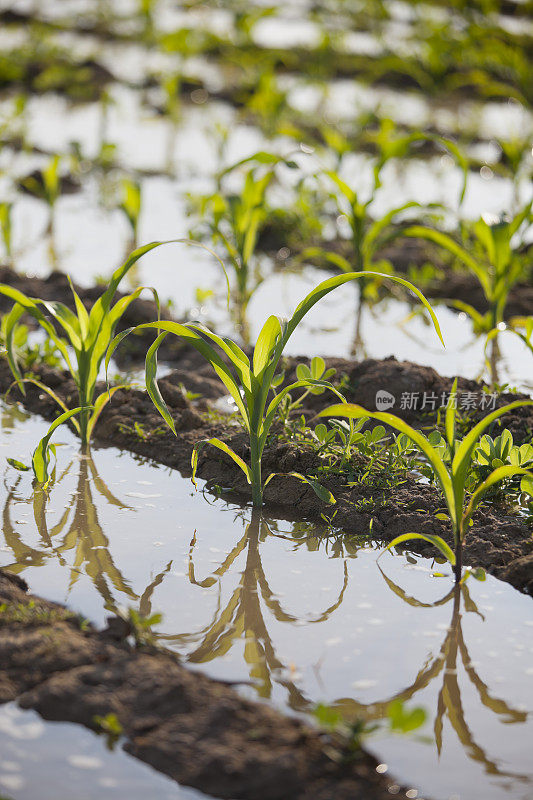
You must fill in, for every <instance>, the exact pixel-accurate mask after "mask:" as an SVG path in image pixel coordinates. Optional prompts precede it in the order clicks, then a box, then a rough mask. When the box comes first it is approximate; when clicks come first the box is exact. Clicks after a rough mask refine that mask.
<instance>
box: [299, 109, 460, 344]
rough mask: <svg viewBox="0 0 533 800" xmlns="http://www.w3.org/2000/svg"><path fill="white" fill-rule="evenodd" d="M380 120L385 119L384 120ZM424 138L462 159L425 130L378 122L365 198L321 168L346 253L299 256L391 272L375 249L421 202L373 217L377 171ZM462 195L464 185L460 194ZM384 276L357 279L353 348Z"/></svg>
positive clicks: (454, 149)
mask: <svg viewBox="0 0 533 800" xmlns="http://www.w3.org/2000/svg"><path fill="white" fill-rule="evenodd" d="M384 122H385V123H386V122H387V120H385V121H384ZM389 122H390V121H389ZM391 124H392V123H391ZM428 138H436V140H437V141H438V142H439V144H441V145H442V146H443V147H446V148H447V149H449V150H450V151H451V152H453V153H454V155H456V157H457V159H458V160H459V159H460V160H461V163H462V162H463V157H462V155H461V153H460V151H459V150H458V149H457V147H456V146H455V145H454V144H453V143H451V142H448V140H446V139H443V138H442V137H428V136H426V135H425V134H418V133H415V134H410V135H407V136H406V135H401V136H400V135H397V136H395V137H394V136H393V135H392V131H391V129H390V127H389V126H385V127H383V125H382V129H381V130H380V134H379V136H377V138H376V143H377V144H378V145H379V147H378V151H379V156H378V158H377V160H376V163H375V166H374V171H373V183H372V186H371V189H370V192H369V195H368V198H367V199H366V200H363V199H362V198H361V195H360V193H359V192H357V191H356V190H355V189H353V188H352V187H351V186H349V185H348V184H347V183H346V182H345V181H344V180H342V179H341V177H340V176H339V175H338V174H337V173H336V172H334V171H333V170H325V171H324V172H323V173H322V174H323V175H324V176H325V177H326V178H327V179H328V180H329V181H330V182H331V183H333V184H334V186H335V188H336V192H332V193H331V198H332V199H333V200H334V202H335V204H336V206H337V212H338V214H339V215H341V216H342V217H343V218H344V219H345V220H346V221H347V223H348V226H349V229H350V236H349V243H350V254H349V255H348V256H347V257H345V256H343V255H341V254H340V253H336V252H330V251H327V250H322V249H320V248H309V249H307V250H305V251H304V253H303V257H304V258H309V257H320V258H325V259H326V261H328V262H329V263H331V264H332V265H333V266H334V267H336V268H337V269H339V270H341V272H350V271H352V270H358V271H365V272H370V271H372V270H375V269H379V270H380V272H386V273H393V272H394V269H393V266H392V264H391V263H390V262H389V261H385V260H384V259H379V252H380V251H381V250H382V249H383V248H384V247H385V246H386V245H387V244H389V243H390V242H391V241H393V240H394V239H395V238H397V237H398V236H399V235H400V233H401V231H402V230H403V229H404V228H405V227H406V226H408V225H410V224H411V223H410V222H406V220H405V214H406V212H409V211H412V210H413V209H419V210H420V209H421V208H422V206H421V205H420V203H416V202H414V201H411V202H408V203H404V204H403V205H401V206H398V207H396V208H393V209H391V210H390V211H388V212H387V213H386V214H385V215H383V216H382V217H381V218H380V219H377V220H375V219H373V217H372V213H371V206H372V204H373V203H374V201H375V199H376V194H377V192H378V190H379V189H380V187H381V172H382V170H383V168H384V166H385V165H386V164H387V163H388V161H389V160H390V159H391V158H398V157H400V156H403V155H405V153H406V152H407V150H408V149H409V148H410V147H411V145H412V144H413V143H415V142H418V141H420V140H424V141H425V140H427V139H428ZM463 168H464V170H465V174H466V166H463ZM463 195H464V186H463V190H462V194H461V197H462V196H463ZM384 277H385V276H383V275H380V278H379V279H376V278H372V277H371V276H370V275H367V276H366V278H365V279H364V280H362V281H361V283H360V286H359V297H358V308H357V312H356V323H355V338H354V347H353V352H355V351H356V349H357V347H358V346H359V345H360V344H361V321H362V314H363V308H364V305H365V303H366V302H367V301H371V300H375V299H377V296H378V289H379V287H380V285H381V283H382V281H383V279H384Z"/></svg>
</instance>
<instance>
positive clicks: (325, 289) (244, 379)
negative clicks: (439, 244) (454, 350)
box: [106, 272, 442, 507]
mask: <svg viewBox="0 0 533 800" xmlns="http://www.w3.org/2000/svg"><path fill="white" fill-rule="evenodd" d="M365 275H366V273H361V272H351V273H347V274H345V275H338V276H336V277H333V278H329V279H328V280H326V281H323V282H322V283H320V284H318V286H316V287H315V288H314V289H313V291H311V292H310V293H309V294H308V295H307V296H306V297H305V298H304V299H303V300H302V302H301V303H300V304H299V305H298V307H297V308H296V310H295V312H294V314H293V316H292V317H291V319H290V320H288V321H280V320H279V319H278V318H277V317H274V316H271V317H269V318H268V319H267V321H266V322H265V324H264V325H263V328H262V329H261V332H260V333H259V336H258V338H257V343H256V345H255V349H254V353H253V359H252V362H250V359H249V358H248V356H247V355H246V353H244V352H243V351H242V350H241V348H240V347H239V346H238V345H237V344H236V343H235V342H233V341H232V340H231V339H229V338H222V337H220V336H218V335H217V334H216V333H213V332H212V331H210V330H209V329H208V328H206V327H205V326H203V325H201V324H199V323H192V322H191V323H186V324H183V325H182V324H180V323H177V322H167V321H162V322H149V323H144V324H142V325H138V326H136V327H135V328H130V329H128V330H126V331H123V332H121V333H119V334H117V336H115V338H114V339H113V341H112V342H111V344H110V346H109V350H108V353H107V356H106V367H107V365H108V364H109V360H110V358H111V356H112V354H113V352H114V350H115V349H116V347H117V346H118V345H119V343H120V342H121V341H122V339H123V338H124V337H125V336H127V335H128V334H129V333H131V332H132V331H137V330H141V329H146V328H148V329H156V330H158V337H157V339H156V340H155V342H154V343H153V344H152V346H151V347H150V349H149V350H148V353H147V355H146V388H147V391H148V393H149V395H150V397H151V399H152V402H153V403H154V405H155V407H156V408H157V410H158V411H159V413H160V414H161V416H162V417H163V419H164V420H165V422H166V423H167V425H168V426H169V427H170V429H171V430H172V431H173V433H174V434H175V435H176V429H175V426H174V420H173V419H172V416H171V414H170V412H169V410H168V407H167V405H166V404H165V402H164V400H163V398H162V397H161V393H160V391H159V388H158V385H157V381H156V372H157V351H158V349H159V346H160V345H161V343H162V341H163V340H164V339H165V337H166V336H167V335H168V334H169V333H172V334H174V335H175V336H178V337H179V338H181V339H183V340H184V341H185V342H187V343H188V344H189V345H190V346H191V347H194V348H195V349H196V350H197V351H198V352H199V353H200V354H201V355H202V356H203V357H204V358H205V359H206V360H207V361H208V363H209V364H211V366H212V367H213V369H214V370H215V372H216V374H217V375H218V377H219V378H220V380H221V381H222V382H223V384H224V385H225V387H226V389H227V390H228V392H229V393H230V395H231V397H232V399H233V401H234V402H235V404H236V406H237V409H238V411H239V413H240V416H241V419H242V422H243V424H244V427H245V429H246V431H247V432H248V435H249V441H250V463H249V464H247V463H246V462H245V461H244V460H243V459H242V458H241V457H240V456H239V455H238V454H237V453H235V452H234V451H233V450H232V449H231V448H230V447H229V446H228V445H227V444H225V443H224V442H222V441H221V440H220V439H216V438H214V439H208V440H204V441H202V442H199V443H197V444H196V445H195V447H194V450H193V455H192V468H193V480H194V477H195V474H196V469H197V464H198V451H199V449H201V448H202V447H203V446H204V445H205V444H210V445H212V446H214V447H216V448H218V449H219V450H221V451H222V452H224V453H226V454H227V455H228V456H229V457H230V458H231V459H232V460H233V461H234V462H235V464H237V466H238V467H239V468H240V469H241V470H242V471H243V472H244V475H245V476H246V480H247V481H248V483H249V484H250V485H251V487H252V501H253V504H254V506H256V507H257V506H261V504H262V501H263V490H264V487H265V486H266V485H267V483H268V482H269V481H270V480H271V478H272V477H273V474H272V475H269V476H268V477H267V479H266V480H265V482H264V483H263V479H262V474H261V459H262V455H263V450H264V448H265V444H266V442H267V437H268V435H269V432H270V429H271V427H272V424H273V422H274V420H275V419H276V417H277V413H278V408H279V406H280V404H281V403H282V402H283V400H284V398H285V397H286V396H287V395H288V394H289V393H290V392H291V391H294V390H296V389H299V388H306V389H307V388H309V387H310V386H311V387H314V386H317V387H318V386H323V387H325V388H327V389H329V390H331V391H333V392H334V393H335V394H336V395H337V396H338V397H340V399H343V398H342V395H341V394H340V393H339V392H338V390H337V389H335V388H334V387H332V386H331V384H329V383H328V382H327V381H314V380H311V379H309V378H307V377H306V378H305V379H303V380H297V381H296V382H294V383H292V384H290V385H289V386H286V387H285V388H284V389H282V390H281V391H280V392H278V393H277V394H276V395H275V396H274V398H273V399H272V400H271V401H270V402H268V400H269V394H270V391H271V388H272V382H273V379H274V376H275V375H276V371H277V368H278V365H279V362H280V359H281V357H282V355H283V351H284V349H285V346H286V344H287V342H288V341H289V339H290V337H291V335H292V334H293V332H294V331H295V330H296V328H297V327H298V325H299V324H300V322H301V321H302V319H303V318H304V317H305V315H306V314H307V313H308V311H310V310H311V308H313V306H314V305H315V304H316V303H317V302H318V301H319V300H321V299H322V298H323V297H325V296H326V295H327V294H329V293H330V292H332V291H333V290H334V289H336V288H337V287H339V286H341V285H343V284H345V283H348V282H349V281H353V280H361V278H363V277H365ZM372 277H373V276H372ZM393 280H395V281H396V282H398V283H400V284H402V285H403V286H404V287H406V288H408V289H410V290H411V291H413V292H414V293H415V294H416V296H417V297H418V298H419V299H420V300H421V302H422V303H423V304H424V306H425V307H426V309H427V310H428V311H429V314H430V316H431V319H432V320H433V324H434V326H435V330H436V331H437V334H438V335H439V338H440V339H441V341H442V336H441V333H440V328H439V324H438V321H437V318H436V316H435V314H434V312H433V309H432V308H431V306H430V304H429V302H428V301H427V300H426V298H425V297H424V295H423V294H422V293H421V292H420V291H419V290H418V289H417V288H416V287H414V286H413V285H412V284H410V283H409V282H408V281H406V280H404V279H403V278H398V277H394V278H393ZM213 345H214V346H213ZM215 348H216V349H215ZM222 356H224V357H225V358H226V359H227V361H229V364H228V363H226V362H225V361H224V360H223V357H222ZM293 474H294V473H293ZM295 477H298V478H299V479H302V480H304V481H306V482H307V483H311V485H312V486H313V488H314V489H315V491H317V493H318V494H319V496H320V495H322V497H323V498H324V499H328V500H329V501H330V502H331V501H333V498H332V497H331V495H330V493H329V492H326V491H325V490H324V489H323V488H322V487H320V488H319V487H317V486H316V485H315V484H314V482H312V481H309V480H308V479H306V478H304V477H303V476H301V475H295Z"/></svg>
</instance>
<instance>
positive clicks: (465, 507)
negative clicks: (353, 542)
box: [319, 380, 533, 583]
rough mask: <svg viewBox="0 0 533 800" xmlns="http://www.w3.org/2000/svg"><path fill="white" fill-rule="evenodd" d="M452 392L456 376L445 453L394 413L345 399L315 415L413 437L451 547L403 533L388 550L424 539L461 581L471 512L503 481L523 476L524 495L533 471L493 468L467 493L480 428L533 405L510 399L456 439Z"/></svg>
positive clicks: (531, 487) (532, 488)
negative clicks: (366, 421) (366, 420)
mask: <svg viewBox="0 0 533 800" xmlns="http://www.w3.org/2000/svg"><path fill="white" fill-rule="evenodd" d="M456 396H457V380H456V381H455V383H454V385H453V389H452V393H451V396H450V398H449V401H448V405H447V408H446V415H445V434H446V445H447V446H446V450H447V452H443V449H442V448H441V447H439V446H438V443H437V446H435V445H434V444H432V443H431V441H430V439H429V438H428V437H426V436H424V434H423V433H421V432H420V431H417V430H415V429H414V428H412V427H411V426H410V425H408V424H407V423H406V422H404V421H403V420H401V419H400V418H399V417H397V416H395V415H394V414H389V413H387V412H379V411H376V412H372V411H367V410H366V409H364V408H362V407H361V406H358V405H355V404H351V403H347V404H345V405H333V406H330V407H329V408H326V409H324V410H323V411H321V412H320V414H319V416H323V417H345V418H347V419H358V418H360V417H371V418H372V419H376V420H379V421H380V422H383V423H384V424H386V425H390V427H391V428H394V429H395V430H397V431H398V432H399V433H404V434H405V435H406V436H408V437H409V438H410V439H411V441H412V442H413V444H414V445H415V446H416V447H417V448H418V449H419V450H420V452H421V453H422V455H423V456H424V457H425V458H426V459H427V462H428V464H429V467H430V469H431V470H432V472H433V476H434V479H435V481H436V483H437V485H438V486H439V487H440V490H441V492H442V494H443V497H444V500H445V503H446V506H447V509H448V517H449V520H450V525H451V529H452V534H453V541H454V549H453V550H452V549H451V547H450V546H449V545H448V544H447V542H445V541H444V539H443V538H442V537H441V536H433V535H430V534H425V533H404V534H402V535H401V536H397V537H396V538H395V539H393V541H392V542H391V543H390V544H389V545H388V548H387V549H390V548H391V547H395V546H396V545H399V544H401V543H402V542H407V541H409V540H411V539H424V540H426V541H428V542H430V543H431V544H433V545H435V547H437V549H438V550H439V551H440V552H441V553H442V555H443V556H444V557H445V558H446V559H447V560H448V561H449V562H450V564H451V565H452V567H453V571H454V575H455V581H456V583H459V582H460V581H461V579H462V567H463V543H464V540H465V537H466V534H467V531H468V528H469V526H470V525H471V524H472V516H473V514H474V511H475V510H476V508H477V506H478V505H479V503H480V502H481V501H482V500H483V498H484V497H485V496H486V494H487V493H488V492H489V490H490V489H491V488H492V487H494V486H496V485H497V484H499V483H501V482H502V481H505V480H508V479H509V478H513V477H516V476H521V488H522V490H523V491H524V492H526V493H528V494H533V472H532V471H531V470H529V469H527V468H525V467H523V466H519V465H516V464H508V465H503V466H496V467H494V468H493V469H492V470H491V471H490V472H489V474H488V475H487V477H485V478H484V479H482V480H480V481H479V482H477V485H474V486H471V489H470V491H468V492H467V486H468V485H469V484H471V483H472V481H471V478H472V470H473V469H474V464H473V462H474V460H475V458H476V452H477V450H478V448H479V446H480V440H481V438H482V436H483V434H484V432H485V431H486V430H487V428H488V427H489V426H490V425H492V423H493V422H495V421H496V420H497V419H499V418H500V417H502V416H504V414H507V413H508V412H509V411H512V410H513V409H514V408H521V407H523V406H531V405H533V400H525V401H524V400H517V401H515V402H514V403H509V404H508V405H506V406H503V407H502V408H499V409H497V410H496V411H493V412H492V413H491V414H488V415H487V416H486V417H485V418H484V419H482V420H481V421H480V422H478V423H477V425H475V426H474V427H473V428H472V430H471V431H470V432H469V433H468V434H467V435H466V436H465V437H464V438H463V439H462V440H458V439H457V437H456V430H455V421H456V406H455V398H456ZM439 440H440V437H439Z"/></svg>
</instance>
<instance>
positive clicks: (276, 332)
mask: <svg viewBox="0 0 533 800" xmlns="http://www.w3.org/2000/svg"><path fill="white" fill-rule="evenodd" d="M281 334H282V329H281V323H280V321H279V319H278V318H277V317H275V316H270V317H269V318H268V319H267V321H266V322H265V324H264V325H263V327H262V328H261V332H260V333H259V336H258V337H257V342H256V345H255V348H254V359H253V370H254V375H255V376H256V377H259V376H260V375H261V373H262V372H263V370H264V369H265V367H266V366H267V364H268V361H269V359H270V356H271V354H272V351H273V349H274V347H275V345H276V341H277V340H278V338H280V337H281Z"/></svg>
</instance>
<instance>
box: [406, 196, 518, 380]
mask: <svg viewBox="0 0 533 800" xmlns="http://www.w3.org/2000/svg"><path fill="white" fill-rule="evenodd" d="M532 205H533V201H530V202H529V203H527V205H525V206H524V207H523V208H522V210H521V211H520V212H519V213H518V214H516V216H515V217H513V219H506V218H504V217H501V218H499V219H495V220H494V221H493V220H492V219H485V218H483V217H482V218H480V219H479V220H478V221H477V222H475V223H474V224H473V225H472V228H471V240H470V241H466V243H465V242H463V243H462V244H460V243H459V242H457V241H456V240H455V239H454V238H453V237H452V236H450V235H449V234H447V233H443V232H442V231H438V230H434V229H433V228H427V227H425V226H423V225H414V226H412V227H408V228H406V229H405V230H404V231H403V235H404V236H412V237H415V238H419V239H426V240H427V241H429V242H433V243H434V244H436V245H438V246H439V247H441V248H442V249H443V250H446V251H447V252H448V253H450V254H451V255H452V256H454V257H455V258H457V259H458V260H459V261H460V262H461V263H462V264H463V265H464V266H465V267H466V268H467V269H468V270H469V271H470V272H471V273H472V275H474V276H475V278H477V280H478V282H479V284H480V286H481V288H482V290H483V294H484V295H485V299H486V301H487V305H488V309H487V311H486V312H485V314H481V313H480V312H479V311H477V309H475V308H474V307H473V306H471V305H470V304H469V303H465V302H463V301H462V300H454V301H451V302H452V304H453V305H454V306H455V307H456V308H458V309H459V310H460V311H464V312H465V313H466V314H468V316H469V317H470V318H471V320H472V323H473V326H474V330H475V331H476V332H477V333H480V334H485V335H488V336H490V341H491V342H492V351H491V356H490V365H489V366H490V380H491V383H492V384H494V383H496V382H497V360H498V346H497V332H498V330H502V329H504V328H505V322H504V316H505V309H506V306H507V301H508V299H509V294H510V292H511V290H512V289H513V287H514V286H515V285H516V283H517V282H518V281H519V280H520V278H521V277H522V275H523V273H524V262H523V260H522V259H521V258H520V253H519V252H518V250H517V248H516V246H515V238H516V236H517V235H518V236H520V232H521V231H523V229H524V228H526V229H527V228H528V227H529V225H530V224H531V221H532Z"/></svg>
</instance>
